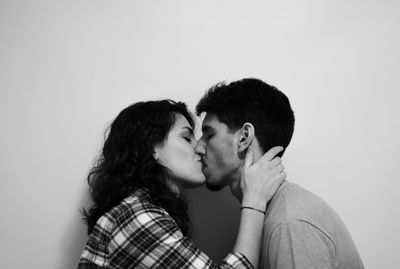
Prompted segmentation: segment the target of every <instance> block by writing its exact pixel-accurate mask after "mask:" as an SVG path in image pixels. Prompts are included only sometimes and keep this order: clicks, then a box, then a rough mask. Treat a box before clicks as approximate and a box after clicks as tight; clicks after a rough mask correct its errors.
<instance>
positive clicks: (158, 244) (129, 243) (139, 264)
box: [78, 189, 253, 269]
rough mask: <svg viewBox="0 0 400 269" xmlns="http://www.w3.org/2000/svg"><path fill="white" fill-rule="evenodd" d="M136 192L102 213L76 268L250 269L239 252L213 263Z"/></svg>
mask: <svg viewBox="0 0 400 269" xmlns="http://www.w3.org/2000/svg"><path fill="white" fill-rule="evenodd" d="M149 198H150V197H149V194H148V193H147V192H146V191H144V190H141V189H139V190H137V191H136V192H135V193H134V194H133V195H131V196H130V197H128V198H126V199H125V200H123V201H122V202H121V203H120V204H119V205H117V206H115V207H114V208H112V209H111V210H110V211H109V212H108V213H106V214H104V215H103V216H102V217H101V218H100V219H99V220H98V221H97V224H96V226H95V227H94V230H93V232H92V233H91V234H90V236H89V239H88V242H87V244H86V247H85V249H84V250H83V253H82V255H81V258H80V262H79V266H78V269H95V268H115V269H122V268H124V269H126V268H193V269H195V268H196V269H197V268H232V269H237V268H253V267H252V265H251V263H250V262H249V261H248V259H247V258H246V257H245V256H244V255H243V254H240V253H230V254H229V255H228V256H227V257H226V258H225V259H224V261H223V262H222V264H216V263H214V262H213V261H212V260H211V259H210V258H209V257H208V256H207V255H206V254H204V253H203V252H201V251H200V250H199V249H198V248H197V247H195V246H194V245H193V242H191V241H190V240H188V238H186V237H184V236H183V235H182V233H181V231H180V230H179V227H178V225H177V224H176V223H175V221H174V220H173V218H172V217H171V216H170V215H169V214H168V213H167V212H166V211H165V210H164V209H162V208H161V207H159V206H155V205H153V204H151V203H150V201H149Z"/></svg>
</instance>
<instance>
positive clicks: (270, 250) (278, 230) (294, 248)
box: [264, 220, 336, 269]
mask: <svg viewBox="0 0 400 269" xmlns="http://www.w3.org/2000/svg"><path fill="white" fill-rule="evenodd" d="M265 251H267V252H266V253H264V255H267V257H268V258H267V259H265V262H266V263H267V264H266V265H265V266H264V267H265V268H270V269H281V268H285V269H333V268H336V265H335V261H334V257H335V246H334V244H333V243H332V241H331V240H330V239H329V237H328V236H326V235H325V234H324V233H323V231H321V230H320V229H318V228H317V227H315V226H313V225H312V224H310V223H308V222H305V221H302V220H293V221H288V222H285V223H281V224H278V225H277V226H276V227H275V228H274V229H273V230H272V232H271V235H270V236H269V239H268V242H267V248H266V250H265Z"/></svg>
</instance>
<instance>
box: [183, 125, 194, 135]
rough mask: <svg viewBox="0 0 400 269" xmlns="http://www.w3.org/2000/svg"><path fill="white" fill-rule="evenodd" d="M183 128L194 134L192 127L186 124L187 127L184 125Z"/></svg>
mask: <svg viewBox="0 0 400 269" xmlns="http://www.w3.org/2000/svg"><path fill="white" fill-rule="evenodd" d="M182 129H184V130H187V131H188V132H189V133H190V134H192V135H193V134H194V132H193V129H192V127H189V126H185V127H183V128H182Z"/></svg>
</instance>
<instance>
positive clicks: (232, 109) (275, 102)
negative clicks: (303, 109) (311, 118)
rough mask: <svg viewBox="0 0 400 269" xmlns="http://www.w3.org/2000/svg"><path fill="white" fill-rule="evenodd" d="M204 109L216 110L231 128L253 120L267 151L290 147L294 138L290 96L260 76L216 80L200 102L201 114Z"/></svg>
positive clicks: (219, 116) (199, 109)
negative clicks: (276, 147) (277, 147)
mask: <svg viewBox="0 0 400 269" xmlns="http://www.w3.org/2000/svg"><path fill="white" fill-rule="evenodd" d="M202 112H207V113H212V114H215V115H216V116H217V118H218V120H219V121H221V122H223V123H225V124H226V125H227V126H228V128H229V130H230V131H236V130H238V129H239V128H241V127H242V126H243V124H244V123H246V122H249V123H251V124H253V126H254V128H255V136H256V137H257V139H258V141H259V143H260V146H261V149H262V150H263V151H264V152H266V151H267V150H269V149H270V148H272V147H274V146H283V147H284V149H286V148H287V146H288V145H289V143H290V140H291V139H292V135H293V131H294V113H293V110H292V108H291V106H290V103H289V99H288V98H287V97H286V95H285V94H283V93H282V92H281V91H280V90H278V89H277V88H276V87H274V86H271V85H268V84H267V83H265V82H263V81H262V80H259V79H255V78H245V79H241V80H238V81H234V82H232V83H229V84H226V83H224V82H220V83H217V84H215V85H214V86H212V87H211V88H210V89H209V90H208V91H207V92H206V94H205V95H204V96H203V97H202V98H201V99H200V101H199V103H198V104H197V106H196V113H197V115H200V114H201V113H202ZM282 154H283V152H282Z"/></svg>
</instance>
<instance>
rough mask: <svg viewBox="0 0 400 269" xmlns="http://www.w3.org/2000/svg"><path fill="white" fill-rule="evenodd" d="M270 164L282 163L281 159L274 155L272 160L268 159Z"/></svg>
mask: <svg viewBox="0 0 400 269" xmlns="http://www.w3.org/2000/svg"><path fill="white" fill-rule="evenodd" d="M270 163H271V165H272V166H278V165H280V164H281V163H282V159H281V158H279V157H275V158H274V159H272V161H270Z"/></svg>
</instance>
